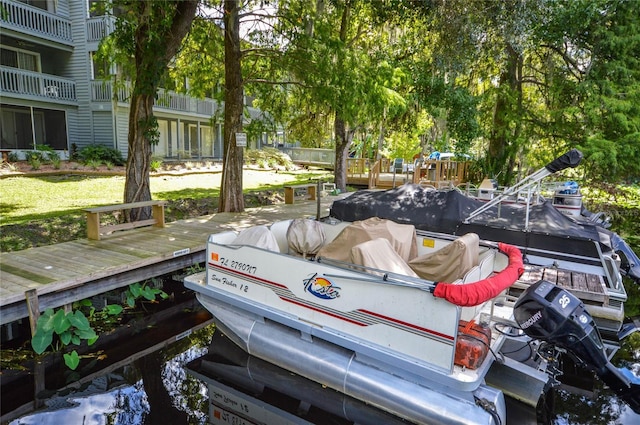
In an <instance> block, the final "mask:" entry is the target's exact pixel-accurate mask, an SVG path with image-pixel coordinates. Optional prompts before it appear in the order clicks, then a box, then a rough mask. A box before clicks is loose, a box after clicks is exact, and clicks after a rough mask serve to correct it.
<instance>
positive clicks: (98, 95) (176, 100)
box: [91, 80, 217, 116]
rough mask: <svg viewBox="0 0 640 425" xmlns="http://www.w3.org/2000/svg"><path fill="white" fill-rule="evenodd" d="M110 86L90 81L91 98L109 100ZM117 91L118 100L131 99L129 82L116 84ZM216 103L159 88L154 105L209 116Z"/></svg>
mask: <svg viewBox="0 0 640 425" xmlns="http://www.w3.org/2000/svg"><path fill="white" fill-rule="evenodd" d="M111 86H112V83H111V82H110V81H106V80H93V81H92V82H91V100H92V101H94V102H110V101H111V99H112V97H113V94H112V90H111ZM117 92H118V93H117V99H118V101H119V102H129V100H130V99H131V84H129V83H127V84H126V85H124V86H118V89H117ZM216 103H217V102H216V101H215V100H213V99H196V98H194V97H190V96H187V95H185V94H180V93H176V92H173V91H170V90H165V89H159V90H158V94H157V96H156V100H155V104H154V106H155V107H156V108H159V109H168V110H172V111H179V112H189V113H195V114H200V115H206V116H211V115H213V113H214V112H215V110H216Z"/></svg>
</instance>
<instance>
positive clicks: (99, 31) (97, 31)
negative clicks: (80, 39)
mask: <svg viewBox="0 0 640 425" xmlns="http://www.w3.org/2000/svg"><path fill="white" fill-rule="evenodd" d="M115 22H116V20H115V18H114V17H113V16H96V17H93V18H89V19H87V41H88V42H90V43H97V42H99V41H100V40H102V39H103V38H104V37H106V36H108V35H109V34H111V33H112V32H113V30H114V29H115Z"/></svg>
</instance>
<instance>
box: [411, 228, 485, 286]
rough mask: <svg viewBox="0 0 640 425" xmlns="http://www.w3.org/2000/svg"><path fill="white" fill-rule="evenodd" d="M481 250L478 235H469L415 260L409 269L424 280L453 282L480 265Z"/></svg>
mask: <svg viewBox="0 0 640 425" xmlns="http://www.w3.org/2000/svg"><path fill="white" fill-rule="evenodd" d="M479 248H480V238H478V235H476V234H475V233H467V234H466V235H464V236H461V237H459V238H458V239H456V240H454V241H453V242H451V243H450V244H448V245H447V246H445V247H444V248H441V249H439V250H437V251H435V252H430V253H428V254H423V255H420V256H419V257H416V258H414V259H413V260H411V261H409V267H411V269H412V270H413V271H414V272H416V274H417V275H418V276H419V277H421V278H422V279H427V280H433V281H436V282H453V281H454V280H457V279H462V278H463V277H464V275H465V274H467V272H468V271H469V270H471V268H472V267H474V266H477V265H478V252H479V250H480V249H479Z"/></svg>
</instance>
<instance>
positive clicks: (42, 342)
mask: <svg viewBox="0 0 640 425" xmlns="http://www.w3.org/2000/svg"><path fill="white" fill-rule="evenodd" d="M41 317H42V316H41ZM52 342H53V328H52V329H51V330H49V331H45V330H43V329H41V328H40V327H38V329H37V330H36V334H35V335H34V336H33V338H31V347H33V351H35V352H36V353H37V354H42V353H44V350H46V349H47V347H48V346H50V345H51V343H52Z"/></svg>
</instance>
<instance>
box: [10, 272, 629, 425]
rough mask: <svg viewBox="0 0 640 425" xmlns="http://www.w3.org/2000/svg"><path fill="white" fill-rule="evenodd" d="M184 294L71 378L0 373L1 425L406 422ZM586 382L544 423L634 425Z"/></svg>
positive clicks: (47, 370)
mask: <svg viewBox="0 0 640 425" xmlns="http://www.w3.org/2000/svg"><path fill="white" fill-rule="evenodd" d="M177 287H179V288H181V287H182V286H181V284H178V286H177ZM183 292H184V293H186V294H187V296H186V297H185V296H181V295H180V294H178V295H176V296H175V297H174V300H173V301H172V302H171V303H169V308H165V309H163V310H158V311H156V312H154V313H153V314H151V315H148V316H146V317H144V318H140V319H138V320H135V321H132V322H130V323H128V324H127V325H126V326H120V327H119V328H118V329H117V330H115V331H113V332H111V333H109V334H107V335H103V336H101V337H100V339H99V340H98V343H97V344H96V345H95V346H93V347H91V350H90V351H88V352H87V353H85V354H84V355H85V356H86V357H84V358H83V360H82V363H81V366H80V368H79V370H78V371H75V372H74V371H70V370H69V369H67V368H66V366H64V364H63V363H62V362H61V359H60V357H59V356H48V357H45V358H42V359H41V362H40V363H38V364H36V365H31V366H30V370H29V373H26V372H13V371H7V370H3V371H2V374H1V375H0V378H1V384H2V388H1V395H2V403H1V409H2V424H11V425H18V424H38V425H40V424H51V425H75V424H83V425H94V424H95V425H98V424H100V425H102V424H113V425H116V424H162V425H164V424H170V425H174V424H176V425H178V424H207V423H212V424H235V425H243V424H247V425H250V424H261V423H263V424H277V425H280V424H309V423H315V424H330V425H348V424H355V423H357V424H360V425H367V424H371V425H379V424H401V423H405V422H403V421H402V420H401V419H399V418H396V417H393V416H390V415H389V414H387V413H384V412H381V411H379V410H377V409H375V408H372V407H370V406H367V405H365V404H364V403H361V402H359V401H357V400H353V399H350V398H345V397H344V396H343V395H341V394H339V393H337V392H335V391H333V390H331V389H328V388H326V387H323V386H321V385H319V384H316V383H313V382H311V381H308V380H306V379H303V378H300V377H297V376H295V375H293V374H291V373H289V372H287V371H282V370H281V369H279V368H277V367H275V366H273V365H271V364H268V363H266V362H263V361H261V360H259V359H255V358H252V357H249V356H247V355H246V354H245V353H244V352H243V351H242V350H240V349H239V348H238V347H236V346H235V345H233V344H232V343H231V342H229V341H228V340H227V339H226V337H224V336H223V335H221V334H220V333H217V332H215V328H214V326H213V325H212V324H211V323H212V322H211V316H210V315H209V313H208V312H207V311H206V310H204V309H203V308H202V307H201V306H200V304H199V303H198V302H197V301H196V300H195V299H194V298H193V296H192V294H191V293H187V292H186V291H183ZM174 294H175V292H174ZM586 381H587V385H582V386H583V387H586V388H587V389H586V390H585V389H582V390H575V389H573V388H572V390H571V391H570V392H569V391H565V390H558V391H555V392H553V394H552V396H550V397H548V398H547V400H546V405H545V407H544V409H543V411H544V412H545V413H546V415H547V416H548V417H549V418H551V419H550V420H548V421H546V423H552V424H554V425H578V424H589V425H591V424H623V425H627V424H629V425H631V424H637V423H640V415H637V414H635V413H633V411H631V410H630V409H629V408H628V407H626V406H625V405H624V404H623V403H621V402H620V401H619V400H618V398H617V397H615V396H614V395H612V394H611V393H609V392H608V391H606V390H605V389H603V388H602V386H601V385H598V384H597V383H596V385H595V386H591V387H590V386H589V385H588V382H589V380H586ZM572 384H573V385H575V383H572ZM581 384H584V383H581ZM36 388H37V390H36ZM35 393H38V397H37V398H35V397H34V394H35ZM507 408H508V409H507V413H508V416H509V417H508V422H509V423H510V424H513V423H516V424H535V423H536V422H537V421H536V413H535V411H534V409H531V408H529V407H526V406H523V405H522V404H519V403H518V402H515V401H512V400H508V406H507ZM541 417H542V416H541Z"/></svg>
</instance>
